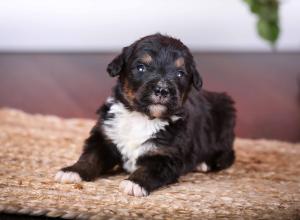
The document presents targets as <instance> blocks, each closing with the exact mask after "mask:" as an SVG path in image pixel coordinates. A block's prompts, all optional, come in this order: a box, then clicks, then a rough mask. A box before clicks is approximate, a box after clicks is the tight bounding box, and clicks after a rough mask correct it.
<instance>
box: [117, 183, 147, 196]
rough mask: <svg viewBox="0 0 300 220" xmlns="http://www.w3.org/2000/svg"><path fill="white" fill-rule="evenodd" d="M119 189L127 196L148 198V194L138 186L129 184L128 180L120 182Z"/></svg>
mask: <svg viewBox="0 0 300 220" xmlns="http://www.w3.org/2000/svg"><path fill="white" fill-rule="evenodd" d="M119 189H120V190H121V191H123V192H124V193H125V194H127V195H132V196H148V195H149V193H148V192H147V190H145V189H144V188H143V187H141V186H140V185H139V184H136V183H134V182H131V181H130V180H122V182H121V183H120V185H119Z"/></svg>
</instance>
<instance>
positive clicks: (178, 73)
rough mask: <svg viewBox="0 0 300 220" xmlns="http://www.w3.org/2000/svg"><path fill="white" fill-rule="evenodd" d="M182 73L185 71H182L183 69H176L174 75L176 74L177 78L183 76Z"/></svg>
mask: <svg viewBox="0 0 300 220" xmlns="http://www.w3.org/2000/svg"><path fill="white" fill-rule="evenodd" d="M184 74H185V72H184V71H183V70H177V72H176V75H177V77H179V78H181V77H183V76H184Z"/></svg>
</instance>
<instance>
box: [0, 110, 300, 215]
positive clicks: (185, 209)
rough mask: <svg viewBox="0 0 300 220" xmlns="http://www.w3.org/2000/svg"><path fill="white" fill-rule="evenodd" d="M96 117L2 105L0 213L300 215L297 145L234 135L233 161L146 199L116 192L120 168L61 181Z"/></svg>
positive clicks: (299, 172) (298, 149)
mask: <svg viewBox="0 0 300 220" xmlns="http://www.w3.org/2000/svg"><path fill="white" fill-rule="evenodd" d="M93 124H94V121H92V120H86V119H61V118H58V117H54V116H42V115H29V114H26V113H24V112H21V111H17V110H12V109H0V147H1V150H0V212H5V213H20V214H29V215H44V216H51V217H62V218H83V219H84V218H91V219H107V218H114V219H135V218H140V219H145V218H146V219H215V218H223V219H253V218H255V219H300V144H291V143H284V142H278V141H267V140H245V139H237V140H236V141H235V149H236V152H237V160H236V163H235V164H234V166H233V167H231V168H230V169H228V170H225V171H222V172H219V173H209V174H203V173H200V172H194V173H190V174H188V175H186V176H183V177H181V178H180V180H179V182H178V183H176V184H173V185H170V186H168V187H164V188H161V189H159V190H157V191H155V192H153V193H151V194H150V196H148V197H143V198H140V197H138V198H137V197H132V196H127V195H123V194H122V193H121V192H119V190H118V185H119V183H120V181H121V180H122V179H124V178H126V176H127V175H126V174H125V173H121V174H120V173H119V174H114V175H111V176H105V177H103V178H100V179H98V180H97V181H95V182H82V183H80V184H61V183H56V182H55V181H54V180H53V177H54V175H55V173H56V172H57V171H58V169H59V168H61V167H63V166H66V165H70V164H72V163H73V162H75V161H76V160H77V159H78V157H79V155H80V153H81V147H82V143H83V141H84V139H85V138H86V137H87V135H88V132H89V130H90V129H91V127H92V126H93Z"/></svg>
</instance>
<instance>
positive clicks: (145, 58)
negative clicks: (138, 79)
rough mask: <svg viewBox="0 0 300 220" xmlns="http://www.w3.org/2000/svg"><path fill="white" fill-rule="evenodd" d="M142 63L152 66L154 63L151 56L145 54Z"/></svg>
mask: <svg viewBox="0 0 300 220" xmlns="http://www.w3.org/2000/svg"><path fill="white" fill-rule="evenodd" d="M142 61H143V62H144V63H146V64H150V63H151V62H152V57H151V56H150V55H149V54H147V53H145V54H144V55H143V57H142Z"/></svg>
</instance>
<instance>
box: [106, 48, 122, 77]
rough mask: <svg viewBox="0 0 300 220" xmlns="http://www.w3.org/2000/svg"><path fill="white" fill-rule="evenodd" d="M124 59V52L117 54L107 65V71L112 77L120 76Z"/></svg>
mask: <svg viewBox="0 0 300 220" xmlns="http://www.w3.org/2000/svg"><path fill="white" fill-rule="evenodd" d="M123 65H124V59H123V53H121V54H120V55H118V56H116V57H115V58H114V59H113V60H112V61H111V62H110V63H109V64H108V66H107V68H106V71H107V72H108V73H109V75H110V76H111V77H115V76H118V75H119V74H120V72H121V70H122V69H123Z"/></svg>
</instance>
